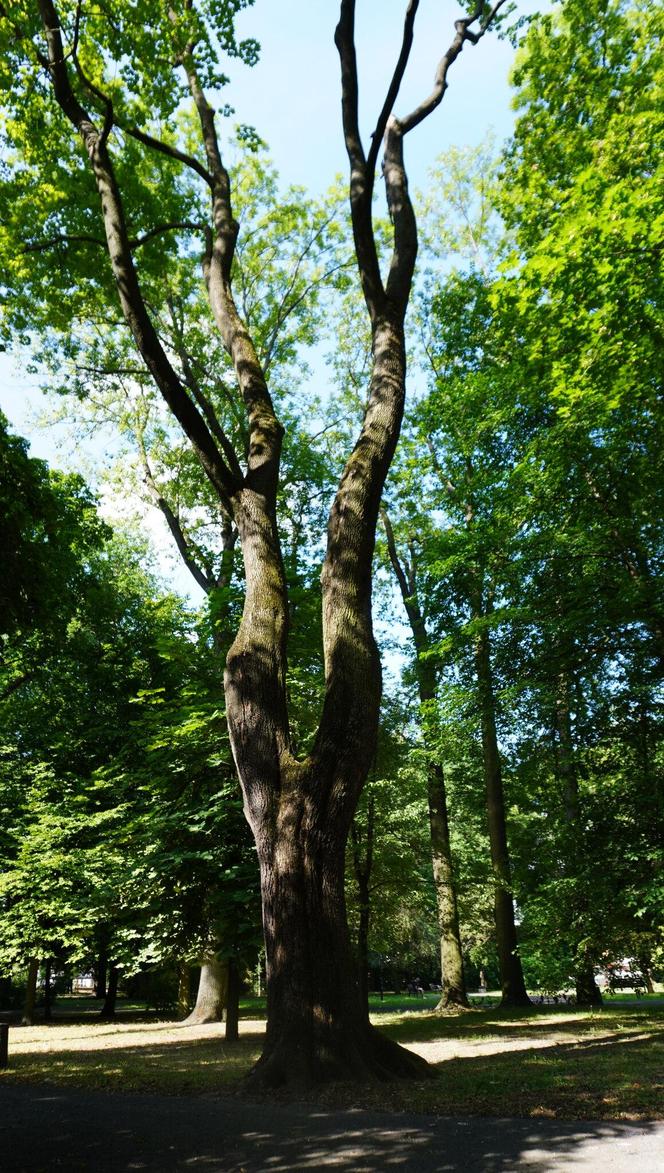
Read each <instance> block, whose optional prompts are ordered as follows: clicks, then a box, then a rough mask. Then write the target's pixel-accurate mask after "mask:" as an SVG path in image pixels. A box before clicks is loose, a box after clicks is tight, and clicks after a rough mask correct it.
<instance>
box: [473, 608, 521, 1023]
mask: <svg viewBox="0 0 664 1173" xmlns="http://www.w3.org/2000/svg"><path fill="white" fill-rule="evenodd" d="M480 614H481V609H480V608H478V607H476V608H475V617H476V618H477V617H479V615H480ZM475 668H476V674H477V686H478V697H479V704H480V718H481V725H482V756H483V761H484V783H485V787H486V804H487V823H488V830H489V842H490V846H491V864H492V868H493V881H494V918H495V925H496V940H497V945H498V965H499V968H500V984H501V988H502V1000H501V1005H502V1006H529V1005H530V999H529V997H528V993H527V990H526V983H525V981H524V977H523V969H522V968H521V959H520V957H519V954H518V941H517V934H516V922H515V919H514V901H513V897H512V874H511V866H510V857H509V849H508V845H507V825H506V821H505V798H504V794H503V777H502V767H501V761H500V751H499V749H498V735H497V732H496V715H495V698H494V692H493V676H492V671H491V651H490V644H489V636H488V633H487V632H486V630H484V631H482V632H481V633H480V634H479V635H478V637H477V639H476V642H475Z"/></svg>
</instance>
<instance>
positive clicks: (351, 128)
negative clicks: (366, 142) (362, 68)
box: [334, 0, 385, 322]
mask: <svg viewBox="0 0 664 1173" xmlns="http://www.w3.org/2000/svg"><path fill="white" fill-rule="evenodd" d="M334 40H335V44H336V46H337V49H338V52H339V59H340V62H341V112H342V120H343V131H344V141H345V144H346V153H347V155H348V161H349V163H350V208H351V219H352V223H353V239H354V242H355V253H356V255H357V264H358V269H359V273H360V280H361V282H362V292H363V294H364V299H365V301H366V304H367V309H368V310H369V315H370V317H371V320H372V322H373V321H375V320H376V319H377V318H378V316H379V314H380V312H381V311H382V310H383V309H384V303H385V290H384V288H383V282H382V279H381V275H380V266H379V264H378V253H377V250H376V240H375V237H374V231H373V223H372V216H371V196H372V193H373V173H370V172H369V170H368V168H367V161H366V158H365V155H364V148H363V146H362V139H361V136H360V127H359V120H358V84H357V57H356V53H355V0H341V10H340V14H339V23H338V25H337V28H336V32H335V34H334Z"/></svg>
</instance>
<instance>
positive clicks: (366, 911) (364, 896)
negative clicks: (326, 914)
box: [351, 794, 376, 1016]
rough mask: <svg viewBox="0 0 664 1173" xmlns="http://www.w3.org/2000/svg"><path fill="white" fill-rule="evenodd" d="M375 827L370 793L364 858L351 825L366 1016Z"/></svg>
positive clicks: (359, 963) (361, 987)
mask: <svg viewBox="0 0 664 1173" xmlns="http://www.w3.org/2000/svg"><path fill="white" fill-rule="evenodd" d="M375 826H376V803H375V800H374V796H373V794H372V795H371V796H370V798H369V802H368V804H367V834H366V842H365V850H364V857H363V856H362V852H361V847H360V835H359V831H358V828H357V826H356V823H355V821H353V823H352V824H351V839H352V843H353V870H354V872H355V880H356V883H357V894H358V901H359V913H360V916H359V924H358V928H357V983H358V987H359V991H360V999H361V1001H362V1005H363V1006H366V1011H367V1016H368V1015H369V925H370V923H371V889H370V881H371V869H372V867H373V844H374V831H375Z"/></svg>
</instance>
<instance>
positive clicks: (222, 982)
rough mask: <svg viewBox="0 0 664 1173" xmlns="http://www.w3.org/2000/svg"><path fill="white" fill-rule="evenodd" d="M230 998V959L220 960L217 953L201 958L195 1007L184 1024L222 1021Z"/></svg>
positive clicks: (198, 1024) (194, 1024) (199, 1024)
mask: <svg viewBox="0 0 664 1173" xmlns="http://www.w3.org/2000/svg"><path fill="white" fill-rule="evenodd" d="M227 1000H228V961H227V960H219V958H218V957H217V955H216V954H215V953H209V954H207V955H206V956H205V957H203V958H202V959H201V976H200V980H199V982H198V992H197V994H196V1002H195V1004H194V1008H193V1010H192V1012H191V1014H190V1015H189V1017H188V1018H185V1020H184V1022H183V1023H182V1025H183V1026H201V1025H202V1024H203V1023H206V1022H221V1021H222V1018H223V1011H224V1009H225V1007H226V1003H227Z"/></svg>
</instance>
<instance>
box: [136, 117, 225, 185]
mask: <svg viewBox="0 0 664 1173" xmlns="http://www.w3.org/2000/svg"><path fill="white" fill-rule="evenodd" d="M118 125H119V126H120V128H121V130H123V131H124V132H125V134H128V135H129V136H130V137H131V138H135V139H136V141H137V142H139V143H142V144H143V146H144V147H149V148H150V150H152V151H159V152H160V154H162V155H167V156H168V158H169V159H175V160H176V162H178V163H182V165H183V166H184V167H189V168H190V169H191V170H192V171H195V172H196V174H197V175H200V177H201V179H203V180H204V181H205V183H206V184H207V185H208V187H212V176H211V175H210V172H209V171H208V170H207V169H206V168H205V167H204V166H203V164H202V163H199V162H198V159H195V158H194V156H193V155H187V154H186V152H185V151H181V150H179V149H178V147H173V146H171V145H170V143H165V142H163V141H162V140H161V139H158V138H155V137H154V135H152V134H147V133H146V131H144V130H139V129H138V127H137V126H124V125H123V124H122V123H118Z"/></svg>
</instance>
